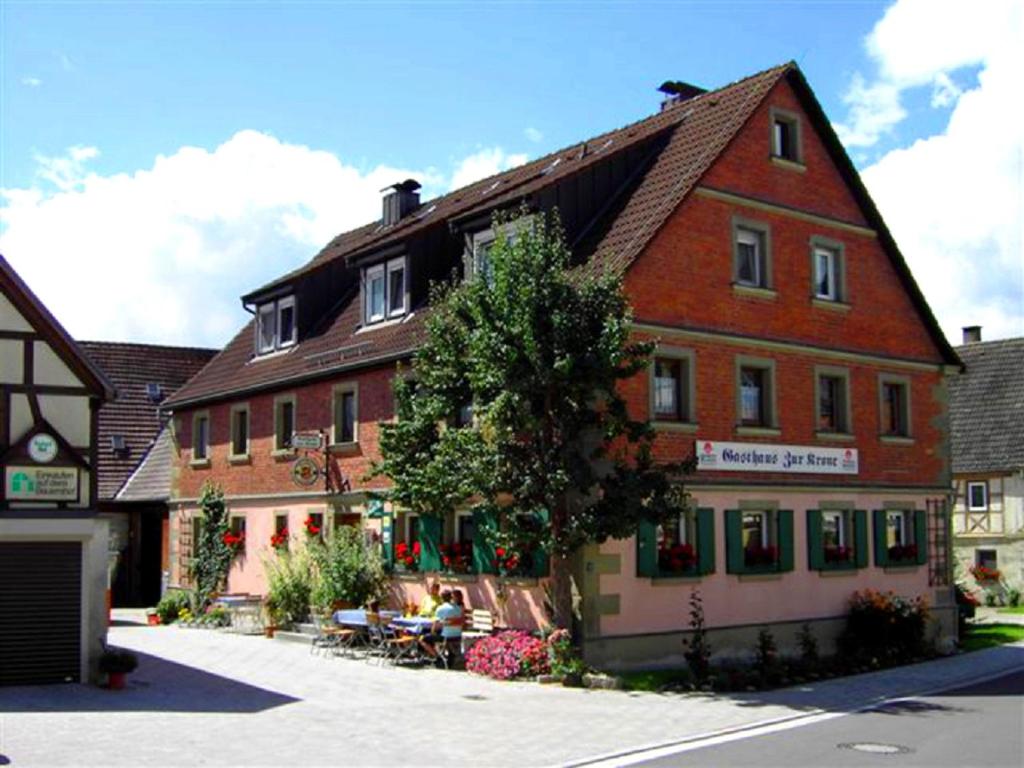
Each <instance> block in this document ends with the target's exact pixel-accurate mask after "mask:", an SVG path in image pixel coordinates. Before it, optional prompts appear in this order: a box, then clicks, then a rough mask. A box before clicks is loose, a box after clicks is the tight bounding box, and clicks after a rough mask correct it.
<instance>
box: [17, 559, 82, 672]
mask: <svg viewBox="0 0 1024 768" xmlns="http://www.w3.org/2000/svg"><path fill="white" fill-rule="evenodd" d="M81 595H82V545H81V543H78V542H62V541H60V542H17V543H14V542H0V685H25V684H31V683H61V682H78V680H79V675H80V666H79V660H80V658H81V652H80V640H81V627H82V610H81V600H82V598H81Z"/></svg>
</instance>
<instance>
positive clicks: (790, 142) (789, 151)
mask: <svg viewBox="0 0 1024 768" xmlns="http://www.w3.org/2000/svg"><path fill="white" fill-rule="evenodd" d="M771 125H772V152H771V153H772V156H773V157H777V158H780V159H782V160H788V161H790V162H792V163H802V162H803V156H802V153H801V146H800V118H799V117H798V116H797V115H796V114H795V113H793V112H787V111H786V110H782V109H775V108H773V109H772V110H771Z"/></svg>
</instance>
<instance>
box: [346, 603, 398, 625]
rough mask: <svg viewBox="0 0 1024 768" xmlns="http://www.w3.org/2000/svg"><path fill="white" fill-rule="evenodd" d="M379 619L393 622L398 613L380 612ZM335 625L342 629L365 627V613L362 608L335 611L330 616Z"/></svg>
mask: <svg viewBox="0 0 1024 768" xmlns="http://www.w3.org/2000/svg"><path fill="white" fill-rule="evenodd" d="M380 615H381V618H384V619H390V620H392V621H393V620H394V619H395V617H396V616H398V611H381V612H380ZM331 618H332V619H333V620H334V623H335V624H340V625H341V626H343V627H365V626H366V611H365V610H363V609H362V608H348V609H345V610H342V611H335V612H334V614H333V615H332V616H331Z"/></svg>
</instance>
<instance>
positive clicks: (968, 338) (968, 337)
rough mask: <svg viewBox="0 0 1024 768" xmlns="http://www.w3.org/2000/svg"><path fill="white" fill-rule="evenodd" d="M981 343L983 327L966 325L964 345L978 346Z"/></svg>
mask: <svg viewBox="0 0 1024 768" xmlns="http://www.w3.org/2000/svg"><path fill="white" fill-rule="evenodd" d="M979 341H981V326H980V325H965V326H964V344H977V343H978V342H979Z"/></svg>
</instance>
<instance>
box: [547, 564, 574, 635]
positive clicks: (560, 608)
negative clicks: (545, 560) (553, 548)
mask: <svg viewBox="0 0 1024 768" xmlns="http://www.w3.org/2000/svg"><path fill="white" fill-rule="evenodd" d="M551 600H552V603H553V605H552V608H553V609H554V613H555V626H556V627H558V628H559V629H568V630H569V631H570V632H571V631H572V569H571V567H570V561H569V558H568V557H563V556H562V555H559V554H554V553H552V555H551Z"/></svg>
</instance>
